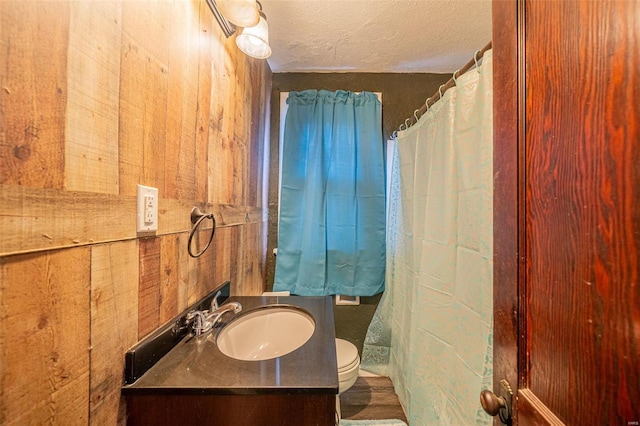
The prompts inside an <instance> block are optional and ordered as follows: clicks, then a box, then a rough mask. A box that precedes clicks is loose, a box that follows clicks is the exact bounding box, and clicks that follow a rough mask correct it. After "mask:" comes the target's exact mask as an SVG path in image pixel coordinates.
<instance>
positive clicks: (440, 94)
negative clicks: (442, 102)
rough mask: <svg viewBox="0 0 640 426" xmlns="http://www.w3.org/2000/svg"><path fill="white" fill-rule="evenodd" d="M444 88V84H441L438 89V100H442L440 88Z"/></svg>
mask: <svg viewBox="0 0 640 426" xmlns="http://www.w3.org/2000/svg"><path fill="white" fill-rule="evenodd" d="M443 86H444V84H441V85H440V87H438V93H439V94H440V99H442V87H443Z"/></svg>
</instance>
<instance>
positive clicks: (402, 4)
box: [261, 0, 491, 73]
mask: <svg viewBox="0 0 640 426" xmlns="http://www.w3.org/2000/svg"><path fill="white" fill-rule="evenodd" d="M261 3H262V7H263V10H264V12H265V14H266V16H267V21H268V23H269V44H270V45H271V48H272V50H273V54H272V55H271V57H270V58H269V59H268V61H269V65H270V66H271V69H272V70H273V72H399V73H403V72H433V73H444V72H453V71H455V70H456V69H458V68H460V67H461V66H462V65H464V64H465V63H466V62H467V61H468V60H469V59H471V58H472V57H473V54H474V52H475V51H476V50H478V49H481V48H482V47H484V46H485V45H486V44H487V43H488V42H489V41H490V40H491V0H262V1H261Z"/></svg>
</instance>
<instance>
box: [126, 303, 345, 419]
mask: <svg viewBox="0 0 640 426" xmlns="http://www.w3.org/2000/svg"><path fill="white" fill-rule="evenodd" d="M228 301H234V302H239V303H240V304H241V305H242V307H243V309H242V312H240V313H239V314H238V315H243V314H247V313H249V312H252V311H253V310H256V309H258V308H261V307H264V306H267V305H268V306H273V305H284V306H293V307H296V308H301V309H302V310H304V311H306V312H308V313H309V314H310V315H311V316H312V317H313V321H314V323H315V329H314V331H313V335H312V336H311V337H310V338H309V340H308V341H307V342H306V343H305V344H303V345H302V346H301V347H299V348H298V349H296V350H294V351H293V352H290V353H287V354H285V355H282V356H279V357H277V358H272V359H265V360H261V361H242V360H239V359H235V358H231V357H229V356H226V355H224V354H223V353H222V352H221V351H220V350H219V349H218V347H217V345H216V335H217V333H219V332H220V329H214V330H213V331H211V332H209V333H208V334H206V335H204V336H200V337H195V336H192V335H185V337H183V338H180V339H176V342H175V345H173V344H172V346H171V348H170V349H169V350H168V351H167V352H166V354H163V355H161V356H158V358H159V359H158V360H157V361H156V360H154V362H153V364H152V365H150V366H145V368H144V369H143V371H142V372H139V371H136V367H135V366H134V364H135V365H137V364H140V358H141V357H142V354H149V353H150V352H151V353H152V354H153V352H154V351H149V350H148V348H149V347H148V346H146V345H147V343H146V342H141V344H139V345H137V347H136V348H132V349H131V350H130V351H129V352H128V353H127V361H128V365H127V367H126V370H127V377H128V380H129V383H128V384H126V385H125V386H123V388H122V394H123V395H124V396H125V397H126V402H127V424H129V425H134V426H135V425H144V426H147V425H154V426H159V425H171V426H176V425H200V424H202V425H216V426H261V425H264V426H287V425H291V426H305V425H310V426H311V425H318V426H332V425H335V411H336V396H337V394H338V372H337V360H336V349H335V327H334V319H333V305H332V300H331V297H330V296H328V297H296V296H287V297H282V296H278V297H273V296H253V297H248V296H243V297H231V298H229V299H228ZM231 318H232V317H231ZM231 321H232V320H231ZM177 324H182V323H181V320H178V321H177ZM167 327H169V328H170V327H171V326H170V325H167ZM223 327H224V326H223ZM174 328H175V327H174ZM178 328H180V327H178ZM166 334H167V333H164V335H166ZM159 335H163V333H159ZM156 341H157V339H156ZM140 346H142V347H140ZM145 356H146V355H145ZM134 359H135V360H136V362H135V363H129V360H134ZM129 364H131V365H129ZM142 364H145V363H144V362H143V363H142Z"/></svg>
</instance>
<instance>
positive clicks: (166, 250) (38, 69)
mask: <svg viewBox="0 0 640 426" xmlns="http://www.w3.org/2000/svg"><path fill="white" fill-rule="evenodd" d="M270 85H271V71H270V69H269V67H268V65H267V64H266V62H265V61H260V60H255V59H251V58H248V57H246V56H244V55H243V54H242V53H240V52H239V51H238V50H237V49H236V48H235V43H234V39H233V38H230V39H226V38H225V37H224V36H223V35H222V33H221V31H220V29H219V27H218V25H217V23H216V22H215V19H214V18H213V15H212V14H211V11H210V10H209V8H208V6H207V5H206V3H205V1H204V0H181V1H177V0H158V1H154V2H141V1H135V0H113V1H101V2H92V1H88V0H86V1H85V0H83V1H77V0H60V1H56V2H51V1H48V0H34V1H28V2H26V1H23V0H4V1H2V2H0V235H2V237H1V238H0V424H2V425H17V424H95V425H104V424H123V423H124V421H125V419H124V413H125V411H124V408H125V407H124V402H123V400H122V399H121V398H120V387H121V385H122V380H123V359H124V352H125V351H126V349H127V348H128V347H130V346H132V345H133V344H135V343H136V342H137V341H138V340H139V339H141V338H142V337H144V336H145V335H147V334H148V333H150V332H152V331H153V330H154V329H156V328H157V327H159V326H160V325H162V324H163V323H165V322H166V321H168V320H169V319H171V318H172V317H173V316H175V315H177V314H178V313H179V312H181V311H182V310H183V309H185V308H186V307H188V305H189V304H191V303H194V302H195V301H196V300H198V299H199V298H201V297H202V296H204V295H205V294H206V293H208V292H209V291H211V290H212V289H214V288H215V287H216V286H218V285H219V284H221V283H223V282H224V281H226V280H231V282H232V293H234V294H240V295H252V294H260V293H261V292H262V291H263V289H264V285H265V250H266V244H265V240H266V234H265V232H266V217H267V215H266V206H264V205H263V195H264V194H265V188H263V186H264V184H266V182H263V170H264V167H265V138H268V136H267V134H266V132H265V126H266V123H267V121H268V117H267V114H268V106H267V105H268V103H269V96H270V92H271V88H270ZM136 184H143V185H148V186H154V187H157V188H158V190H159V198H160V199H159V230H158V232H157V233H156V234H155V235H151V236H141V235H138V234H136V231H135V215H136V213H135V207H136ZM193 206H198V207H200V208H201V209H202V210H203V211H208V212H212V213H213V214H214V216H215V218H216V221H217V224H218V228H217V230H216V234H215V237H214V240H213V244H212V247H211V248H210V249H209V250H208V251H207V252H206V253H205V254H204V255H203V256H202V257H200V258H198V259H193V258H191V257H189V256H188V254H187V240H188V233H189V230H190V228H191V223H190V221H189V213H190V211H191V208H192V207H193ZM207 226H208V227H209V228H208V229H207V228H206V227H205V228H204V229H203V230H201V231H200V233H199V235H198V237H197V238H196V240H197V242H198V243H203V242H204V241H206V239H207V238H208V235H209V234H208V232H210V225H208V224H207Z"/></svg>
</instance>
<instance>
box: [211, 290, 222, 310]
mask: <svg viewBox="0 0 640 426" xmlns="http://www.w3.org/2000/svg"><path fill="white" fill-rule="evenodd" d="M220 296H222V291H218V292H217V293H216V295H215V296H213V299H211V312H213V311H215V310H216V309H218V308H219V307H220V305H218V297H220Z"/></svg>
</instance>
